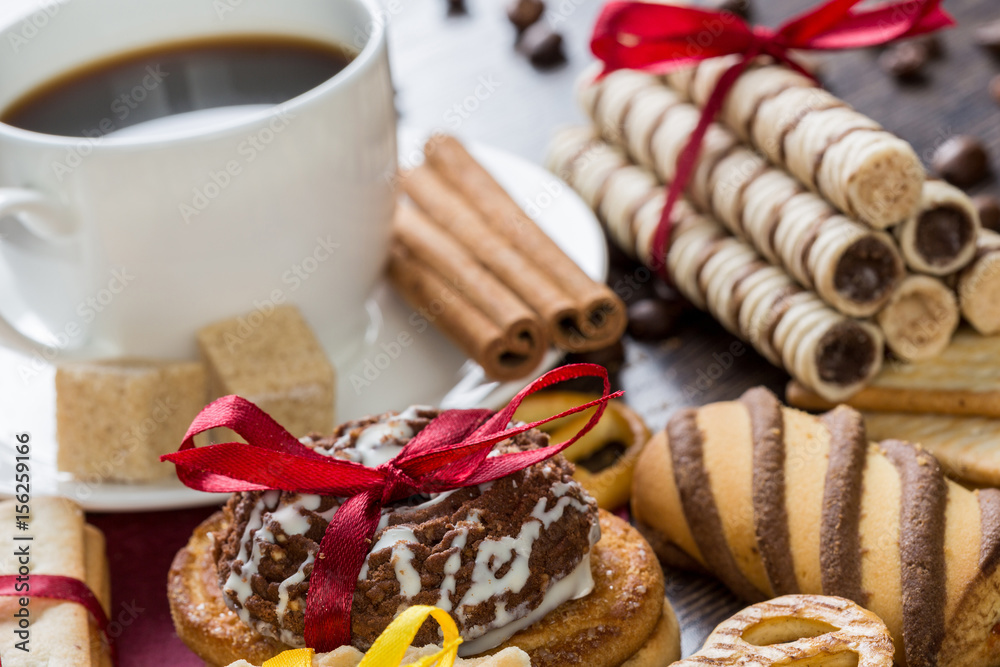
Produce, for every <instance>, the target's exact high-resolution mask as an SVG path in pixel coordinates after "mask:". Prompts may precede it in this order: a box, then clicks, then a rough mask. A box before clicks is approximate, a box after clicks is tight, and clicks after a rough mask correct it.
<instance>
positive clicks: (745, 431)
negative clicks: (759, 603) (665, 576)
mask: <svg viewBox="0 0 1000 667" xmlns="http://www.w3.org/2000/svg"><path fill="white" fill-rule="evenodd" d="M632 515H633V518H634V519H635V520H636V521H637V523H638V524H639V525H640V526H641V527H642V529H643V530H644V531H645V532H646V533H647V534H649V535H651V537H653V543H654V544H655V543H657V542H658V543H659V544H660V545H661V548H660V549H659V551H660V553H661V556H662V557H667V558H669V557H670V554H671V551H672V549H673V550H679V551H680V552H682V553H683V554H685V555H686V556H687V557H688V559H690V560H693V561H694V562H695V563H697V564H698V565H699V566H701V567H702V568H704V569H707V570H708V571H710V572H712V573H713V574H714V575H715V576H717V577H718V578H719V579H721V580H722V581H723V583H725V584H726V585H727V586H728V587H729V588H730V589H732V590H733V591H734V592H735V593H736V594H737V595H739V596H741V597H743V598H745V599H748V600H759V599H766V598H770V597H774V596H778V595H786V594H793V593H805V594H824V595H836V596H839V597H843V598H847V599H849V600H853V601H854V602H856V603H858V604H860V605H861V606H863V607H866V608H867V609H869V610H870V611H872V612H874V613H875V614H877V615H878V616H879V617H880V618H881V619H882V620H883V621H884V622H885V624H886V626H887V627H888V629H889V631H890V633H891V634H892V637H893V640H894V642H895V645H896V661H897V663H898V664H906V665H907V666H908V667H959V666H961V667H965V666H969V667H972V666H973V665H980V666H982V665H996V664H998V663H1000V646H998V644H997V642H996V641H995V639H994V637H995V634H994V628H995V627H996V624H997V622H998V621H1000V570H998V568H997V564H998V562H1000V491H996V490H984V491H979V492H973V491H969V490H967V489H965V488H964V487H962V486H959V485H958V484H955V483H954V482H950V481H948V480H946V479H945V478H944V476H943V474H942V471H941V467H940V465H939V464H938V462H937V461H936V460H935V459H934V458H933V457H932V456H931V455H930V454H928V453H927V452H925V451H923V450H921V449H920V448H919V447H918V446H914V445H910V444H907V443H903V442H899V441H885V442H883V443H882V444H881V445H875V444H869V442H868V438H867V437H866V435H865V429H864V424H863V421H862V418H861V415H860V414H859V413H857V412H855V411H854V410H852V409H851V408H847V407H840V408H837V409H836V410H834V411H833V412H830V413H827V414H825V415H823V416H822V417H814V416H812V415H808V414H805V413H802V412H798V411H796V410H793V409H790V408H785V407H783V406H781V404H780V403H779V402H778V400H777V399H776V398H775V397H774V396H773V395H772V394H771V393H770V392H768V391H767V390H765V389H763V388H758V389H752V390H750V391H748V392H747V393H745V394H744V395H743V396H742V397H741V398H740V399H739V400H738V401H732V402H726V403H714V404H710V405H707V406H704V407H702V408H698V409H687V410H682V411H680V412H678V413H677V414H675V415H674V416H673V418H672V419H671V420H670V422H669V423H668V424H667V428H666V430H665V431H664V432H662V433H660V434H658V435H657V436H654V438H653V439H652V440H651V441H650V442H649V444H647V446H646V448H645V449H644V450H643V453H642V456H641V457H640V460H639V465H638V466H637V467H636V472H635V481H634V484H633V497H632ZM675 561H676V562H677V564H678V565H681V564H682V562H683V561H682V559H675Z"/></svg>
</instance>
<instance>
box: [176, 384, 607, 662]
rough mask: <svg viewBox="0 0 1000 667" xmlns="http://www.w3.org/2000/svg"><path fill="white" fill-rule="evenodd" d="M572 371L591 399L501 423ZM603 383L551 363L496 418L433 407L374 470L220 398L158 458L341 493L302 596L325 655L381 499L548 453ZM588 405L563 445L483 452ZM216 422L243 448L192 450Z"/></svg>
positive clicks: (231, 483)
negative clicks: (586, 383)
mask: <svg viewBox="0 0 1000 667" xmlns="http://www.w3.org/2000/svg"><path fill="white" fill-rule="evenodd" d="M579 377H599V378H601V379H602V380H603V382H604V391H603V395H602V396H601V398H599V399H597V400H594V401H591V402H589V403H586V404H584V405H580V406H577V407H575V408H573V409H571V410H567V411H566V412H563V413H561V414H558V415H555V416H552V417H549V418H548V419H543V420H541V421H537V422H534V423H531V424H525V425H522V426H517V427H515V428H509V424H510V421H511V418H512V417H513V415H514V412H515V410H517V407H518V406H519V405H520V404H521V401H522V400H524V398H525V397H526V396H528V395H530V394H533V393H534V392H536V391H538V390H540V389H544V388H545V387H549V386H551V385H553V384H556V383H558V382H562V381H564V380H571V379H574V378H579ZM610 389H611V387H610V384H609V382H608V372H607V370H605V369H604V368H602V367H601V366H597V365H595V364H575V365H571V366H564V367H562V368H557V369H555V370H553V371H550V372H548V373H546V374H545V375H543V376H542V377H540V378H539V379H537V380H535V381H534V382H533V383H531V384H530V385H529V386H527V387H525V388H524V389H523V390H522V391H521V392H520V393H519V394H518V395H517V396H515V397H514V400H512V401H511V402H510V404H509V405H508V406H507V407H506V408H504V409H503V410H501V411H500V412H498V413H496V414H494V413H492V412H490V411H489V410H448V411H446V412H442V413H441V414H440V415H439V416H438V417H436V418H435V419H433V420H432V421H431V422H430V423H429V424H428V425H427V426H426V427H425V428H424V429H423V430H422V431H420V433H418V434H417V435H416V437H414V438H413V439H412V440H410V441H409V442H408V443H407V444H406V446H404V447H403V450H402V451H401V452H400V453H399V455H397V456H396V457H395V458H394V459H392V460H391V461H389V462H388V463H384V464H382V465H380V466H378V467H377V468H366V467H365V466H363V465H361V464H359V463H353V462H350V461H345V460H341V459H335V458H332V457H329V456H323V455H322V454H317V453H316V452H314V451H313V450H311V449H309V448H308V447H306V446H305V445H303V444H302V443H300V442H299V441H298V440H297V439H296V438H294V437H293V436H292V435H291V434H289V433H288V431H286V430H285V429H283V428H282V427H281V426H279V425H278V424H277V423H276V422H275V421H274V420H273V419H271V418H270V417H269V416H268V415H266V414H265V413H264V412H263V411H262V410H260V409H259V408H258V407H257V406H255V405H253V404H252V403H250V402H248V401H246V400H244V399H242V398H239V397H238V396H226V397H224V398H220V399H218V400H217V401H214V402H213V403H211V404H210V405H208V406H207V407H205V409H204V410H202V411H201V413H200V414H199V415H198V416H197V417H196V418H195V420H194V423H192V424H191V428H189V429H188V432H187V435H186V436H184V443H183V444H182V445H181V448H180V450H178V451H177V452H175V453H173V454H167V455H165V456H162V457H161V460H163V461H173V462H174V463H175V464H176V465H177V476H178V477H179V478H180V480H181V481H182V482H183V483H184V484H186V485H187V486H189V487H191V488H193V489H197V490H199V491H210V492H216V493H218V492H223V493H229V492H237V491H264V490H273V489H276V490H281V491H290V492H296V493H309V494H321V495H332V496H339V497H342V498H346V500H345V501H344V503H343V504H342V505H341V506H340V507H339V508H338V509H337V512H336V513H335V514H334V515H333V518H332V519H331V520H330V524H329V526H328V527H327V529H326V534H325V535H324V536H323V540H322V542H321V543H320V547H319V553H318V554H317V556H316V561H315V565H314V567H313V571H312V574H311V575H310V583H309V594H308V595H307V596H306V614H305V640H306V645H307V646H309V647H311V648H315V649H316V650H318V651H320V652H326V651H332V650H334V649H335V648H337V647H338V646H342V645H344V644H348V643H350V639H351V603H352V601H353V597H354V588H355V585H356V584H357V581H358V574H359V572H360V571H361V567H362V565H363V564H364V562H365V559H366V558H367V556H368V552H369V550H370V549H371V544H372V543H371V540H372V537H373V536H374V535H375V532H376V529H377V528H378V523H379V518H380V515H381V510H382V507H383V506H384V505H386V504H389V503H392V502H395V501H398V500H402V499H404V498H407V497H409V496H412V495H415V494H417V493H440V492H442V491H449V490H452V489H458V488H462V487H466V486H474V485H477V484H483V483H485V482H489V481H492V480H495V479H499V478H501V477H505V476H507V475H510V474H511V473H514V472H517V471H518V470H523V469H524V468H527V467H528V466H531V465H534V464H536V463H539V462H540V461H544V460H545V459H548V458H550V457H552V456H554V455H555V454H558V453H559V452H561V451H562V450H564V449H566V448H567V447H569V446H570V445H572V444H573V443H574V442H576V441H577V440H578V439H579V438H580V437H582V436H583V435H584V434H585V433H586V432H587V431H589V430H590V429H591V428H593V426H594V425H595V424H596V423H597V421H598V420H599V419H600V418H601V415H602V414H603V413H604V408H605V406H606V404H607V402H608V401H609V400H611V399H612V398H616V397H618V396H620V395H621V394H622V392H616V393H614V394H611V393H610ZM594 406H598V407H597V410H596V411H595V412H594V415H593V416H592V417H591V418H590V421H588V422H587V424H586V426H584V428H583V429H582V430H581V431H580V432H579V433H577V434H576V435H575V436H573V437H572V438H570V439H569V440H567V441H565V442H562V443H559V444H555V445H549V446H548V447H544V448H540V449H534V450H530V451H523V452H515V453H510V454H502V455H500V456H494V457H490V458H487V456H488V455H489V453H490V450H491V449H493V446H494V445H495V444H497V443H498V442H500V441H502V440H506V439H507V438H510V437H512V436H514V435H517V434H518V433H523V432H525V431H527V430H529V429H532V428H535V427H536V426H539V425H541V424H544V423H547V422H550V421H552V420H554V419H559V418H560V417H564V416H566V415H569V414H574V413H577V412H581V411H583V410H587V409H589V408H592V407H594ZM220 426H223V427H226V428H229V429H232V430H233V431H235V432H236V433H238V434H239V435H241V436H242V437H243V438H244V439H245V440H246V441H247V443H249V444H243V443H236V442H228V443H224V444H216V445H209V446H206V447H199V448H195V446H194V441H193V440H194V436H195V435H197V434H199V433H202V432H203V431H207V430H208V429H212V428H216V427H220Z"/></svg>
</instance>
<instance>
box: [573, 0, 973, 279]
mask: <svg viewBox="0 0 1000 667" xmlns="http://www.w3.org/2000/svg"><path fill="white" fill-rule="evenodd" d="M860 2H862V0H829V2H826V3H825V4H822V5H820V6H818V7H816V8H814V9H812V10H810V11H808V12H805V13H804V14H800V15H799V16H795V17H792V18H791V19H789V20H788V21H787V22H785V23H784V24H782V25H781V26H780V27H778V29H777V30H771V29H770V28H766V27H763V26H753V27H751V26H749V25H747V23H746V22H745V21H743V20H742V19H741V18H739V17H737V16H735V15H733V14H729V13H725V12H713V11H707V10H704V9H696V8H694V7H685V6H677V5H663V4H653V3H646V2H633V1H630V0H612V1H611V2H609V3H608V4H606V5H605V6H604V9H603V10H602V11H601V14H600V16H599V17H598V19H597V25H596V26H595V28H594V36H593V39H592V40H591V44H590V46H591V50H592V51H593V52H594V55H596V56H597V57H598V58H599V59H601V60H602V61H603V62H604V72H603V74H608V73H610V72H613V71H615V70H619V69H637V70H645V71H647V72H652V73H656V74H663V73H666V72H669V71H672V70H674V69H677V68H680V67H683V66H684V65H691V64H694V63H696V62H699V61H701V60H706V59H708V58H715V57H718V56H726V55H734V54H737V55H741V56H742V57H741V58H740V59H739V60H738V61H737V62H736V63H735V64H734V65H733V66H732V67H730V68H729V69H728V70H726V72H725V73H724V74H723V75H722V77H721V78H720V79H719V82H718V84H717V85H716V87H715V90H713V91H712V94H711V95H710V96H709V98H708V101H707V102H706V103H705V108H704V109H703V110H702V114H701V119H700V121H699V122H698V125H697V127H696V128H695V130H694V132H693V133H692V134H691V138H690V139H689V140H688V143H687V145H685V147H684V150H683V151H681V153H680V155H679V156H678V158H677V170H676V176H675V177H674V180H673V182H672V183H671V184H670V190H669V192H668V194H667V202H666V206H665V207H664V209H663V215H662V217H661V219H660V225H659V227H657V230H656V234H655V236H654V238H653V263H654V264H655V266H654V267H653V268H655V269H657V270H659V271H660V272H661V273H662V274H663V275H664V277H666V278H668V279H669V276H668V275H667V270H666V263H667V262H666V257H667V250H668V249H669V247H670V233H671V226H672V221H671V219H670V214H671V212H672V211H673V208H674V205H675V204H676V203H677V200H678V199H679V198H680V196H681V193H682V192H684V189H685V188H686V187H687V183H688V180H689V179H690V177H691V174H692V172H693V171H694V167H695V164H696V163H697V161H698V155H699V153H700V151H701V145H702V142H703V140H704V138H705V133H706V132H708V128H709V126H710V125H711V124H712V121H713V120H715V117H716V115H718V113H719V110H720V109H721V108H722V103H723V101H724V100H725V98H726V95H727V94H728V93H729V90H730V89H731V88H732V87H733V84H735V83H736V80H737V79H738V78H739V76H740V75H741V74H742V73H743V72H744V71H745V70H746V68H747V67H748V66H749V64H750V63H751V62H752V61H753V59H754V58H756V57H758V56H761V55H767V56H771V57H772V58H774V59H775V60H777V61H779V62H782V63H784V64H786V65H788V66H789V67H791V68H793V69H795V70H796V71H798V72H800V73H802V74H805V75H806V76H809V77H810V78H812V75H811V74H810V73H809V72H807V71H806V70H805V69H803V68H802V66H801V65H799V64H798V63H796V62H795V60H794V59H793V58H792V56H791V54H790V51H792V50H839V49H856V48H861V47H865V46H875V45H878V44H885V43H887V42H891V41H893V40H896V39H901V38H905V37H915V36H917V35H922V34H925V33H929V32H933V31H935V30H940V29H941V28H947V27H950V26H953V25H955V21H954V20H953V19H952V18H951V16H949V15H948V14H947V13H946V12H945V11H944V10H943V9H941V8H940V4H941V0H906V1H904V2H892V3H888V4H883V5H880V6H878V7H875V8H873V9H867V10H855V9H854V7H855V5H857V4H859V3H860ZM603 74H602V75H603Z"/></svg>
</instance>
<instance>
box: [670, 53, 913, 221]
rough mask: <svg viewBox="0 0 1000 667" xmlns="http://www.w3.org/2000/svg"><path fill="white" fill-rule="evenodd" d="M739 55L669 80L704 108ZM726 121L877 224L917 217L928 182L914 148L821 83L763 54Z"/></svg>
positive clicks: (731, 99) (844, 207)
mask: <svg viewBox="0 0 1000 667" xmlns="http://www.w3.org/2000/svg"><path fill="white" fill-rule="evenodd" d="M734 62H735V59H734V57H732V56H726V57H723V58H713V59H709V60H704V61H701V62H700V63H698V64H697V65H695V66H694V67H692V68H690V69H687V68H686V69H685V71H683V72H678V73H675V74H671V75H668V76H667V77H665V80H666V81H667V83H668V84H669V85H671V86H672V87H674V88H675V89H676V90H677V91H678V92H679V93H680V94H681V95H682V96H683V97H685V98H686V99H688V100H690V101H692V102H693V103H695V104H697V105H698V106H699V107H704V105H705V103H706V102H707V100H708V98H709V96H710V95H711V93H712V91H713V90H714V89H715V85H716V83H717V82H718V80H719V78H720V77H721V76H722V74H723V73H724V72H725V71H726V70H727V69H728V68H729V66H730V65H732V64H733V63H734ZM720 120H721V121H722V122H723V123H725V124H727V125H728V126H729V127H731V128H733V129H734V130H735V131H736V133H737V134H738V135H740V136H741V137H743V138H744V139H745V140H747V141H749V143H750V144H752V145H753V146H755V147H756V148H758V149H759V150H760V151H762V152H763V153H765V154H766V155H767V156H768V158H769V159H770V160H772V161H773V162H774V163H775V164H778V165H780V166H781V167H783V168H785V169H786V170H788V171H789V172H790V173H791V174H792V175H794V176H795V177H796V178H797V179H798V180H799V181H800V182H802V183H804V184H805V185H807V186H808V187H809V189H811V190H813V191H814V192H817V193H819V194H821V195H822V196H823V197H824V198H825V199H827V200H828V201H829V202H830V203H832V204H833V205H834V206H836V207H837V208H838V209H840V210H841V211H843V212H844V213H846V214H847V215H849V216H851V217H853V218H857V219H859V220H862V221H864V222H865V223H867V224H869V225H871V226H872V227H875V228H876V229H885V228H887V227H890V226H892V225H894V224H896V223H898V222H901V221H903V220H905V219H906V218H908V217H910V216H912V215H913V214H914V212H915V211H916V209H917V206H918V204H919V201H920V196H921V187H922V185H923V182H924V168H923V166H922V165H921V164H920V158H919V157H917V154H916V153H915V152H914V150H913V148H912V147H911V146H910V145H909V144H908V143H907V142H905V141H903V140H902V139H900V138H899V137H896V136H895V135H893V134H891V133H889V132H887V131H885V130H884V129H882V127H881V126H880V125H879V124H878V123H876V122H875V121H873V120H872V119H870V118H868V117H867V116H864V115H863V114H860V113H858V112H857V111H854V110H853V109H851V108H850V107H849V106H848V105H847V104H846V103H844V102H842V101H840V100H837V99H836V98H834V97H833V96H832V95H830V94H829V93H827V92H825V91H820V89H819V88H818V87H817V85H816V82H814V81H812V80H811V79H809V78H807V77H805V76H802V75H801V74H798V73H797V72H793V71H792V70H790V69H789V68H787V67H785V66H784V65H780V64H766V63H765V61H764V60H763V59H762V60H761V62H760V64H758V65H756V66H755V67H753V68H752V69H750V70H749V71H748V72H747V73H745V74H744V75H743V76H742V77H741V78H740V80H739V81H737V83H736V85H735V86H734V87H733V89H732V90H731V91H730V93H729V94H728V95H727V99H726V102H725V103H724V105H723V108H722V113H721V114H720Z"/></svg>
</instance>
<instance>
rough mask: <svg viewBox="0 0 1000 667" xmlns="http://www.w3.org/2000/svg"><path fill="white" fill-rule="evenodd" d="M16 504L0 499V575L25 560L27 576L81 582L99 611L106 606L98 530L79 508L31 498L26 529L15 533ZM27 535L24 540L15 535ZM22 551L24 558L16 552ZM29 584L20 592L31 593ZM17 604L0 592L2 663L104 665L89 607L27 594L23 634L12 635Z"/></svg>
mask: <svg viewBox="0 0 1000 667" xmlns="http://www.w3.org/2000/svg"><path fill="white" fill-rule="evenodd" d="M18 505H19V503H15V501H14V500H7V501H4V502H2V503H0V520H2V521H3V524H4V525H5V526H9V528H8V530H7V531H6V532H5V533H3V534H0V547H2V553H3V555H2V556H0V574H4V575H13V574H18V573H19V568H20V567H21V566H24V565H26V566H27V567H28V568H29V569H30V575H60V576H64V577H72V578H73V579H78V580H80V581H83V582H84V583H86V584H87V586H88V587H89V588H90V590H91V591H93V593H94V595H95V596H96V597H97V599H98V601H99V602H100V603H101V606H102V607H104V609H105V611H106V612H107V611H109V609H110V605H111V599H110V578H109V575H108V561H107V557H106V556H105V555H104V540H103V536H102V535H101V533H100V531H98V530H97V529H96V528H93V527H92V526H88V525H87V524H86V523H85V522H84V516H83V511H82V510H81V509H80V508H79V506H77V505H76V504H75V503H74V502H73V501H71V500H67V499H64V498H47V497H34V498H32V499H31V503H30V506H31V507H30V509H31V512H30V515H31V519H30V522H29V525H28V529H27V530H25V531H17V533H16V534H15V515H19V514H24V513H25V512H22V511H15V510H16V508H17V506H18ZM25 537H30V538H31V539H30V540H19V539H16V538H25ZM25 550H27V551H25ZM25 553H27V556H25V558H26V559H27V563H25V562H22V561H20V560H19V554H25ZM30 583H31V581H30V576H29V579H28V584H29V588H28V589H25V591H24V594H25V595H27V594H28V593H30V592H31V589H30ZM21 607H22V605H20V602H19V599H18V598H17V597H0V613H2V618H0V662H2V663H3V665H4V667H105V666H107V665H110V664H111V660H110V653H109V651H108V647H107V645H106V644H105V642H104V639H103V637H102V635H101V633H100V632H99V630H98V629H97V624H96V623H95V622H94V620H93V619H92V618H91V617H90V614H89V612H88V611H87V610H86V609H85V608H84V607H83V606H82V605H80V604H77V603H75V602H62V601H58V600H46V599H42V598H33V599H31V601H30V604H29V605H28V607H27V608H28V612H29V617H28V618H29V628H28V629H29V633H28V637H27V639H28V642H27V643H26V644H24V646H26V647H27V648H28V649H29V650H27V651H24V650H21V649H19V648H17V646H16V645H17V643H18V642H20V641H21V640H22V639H25V637H18V635H17V634H15V633H16V631H17V630H19V629H23V626H22V625H19V619H18V617H15V616H14V614H15V613H17V612H18V610H19V609H20V608H21Z"/></svg>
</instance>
